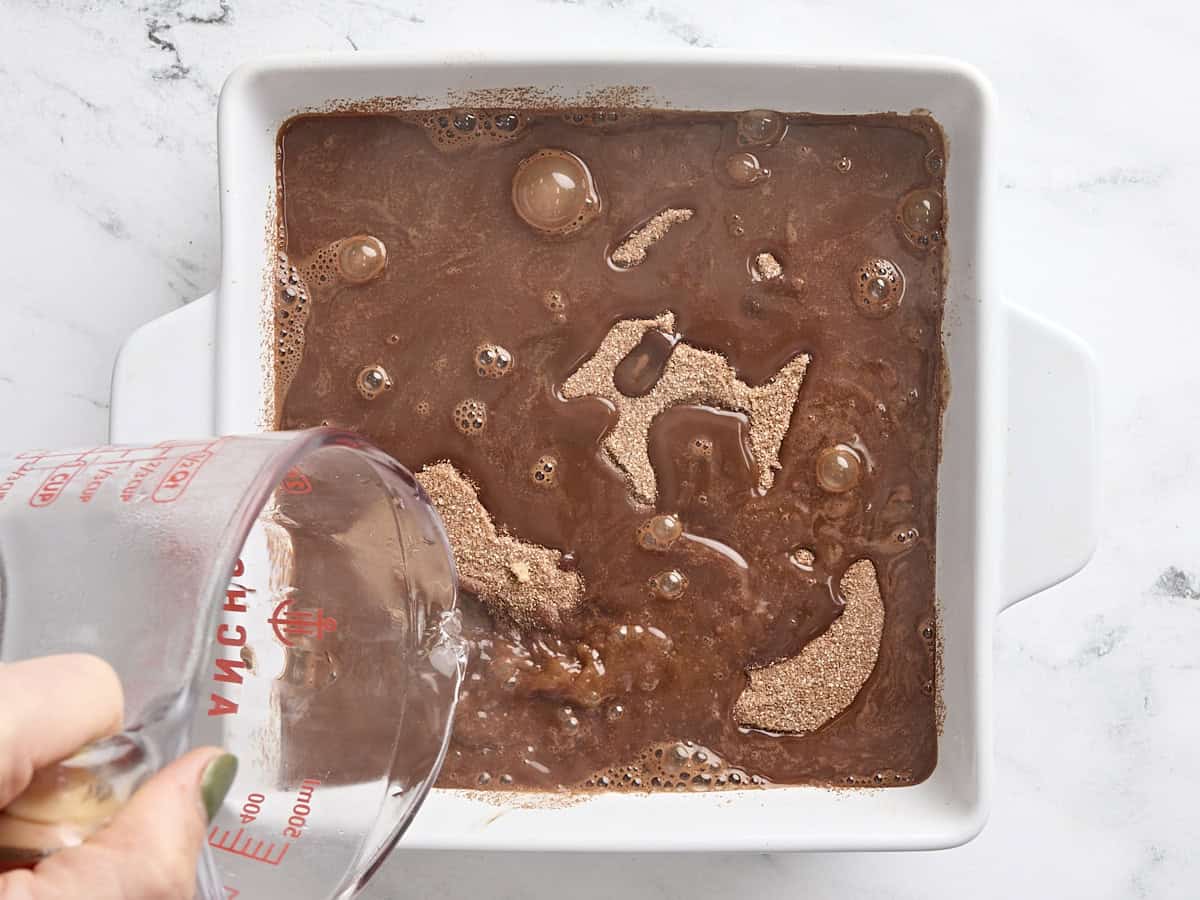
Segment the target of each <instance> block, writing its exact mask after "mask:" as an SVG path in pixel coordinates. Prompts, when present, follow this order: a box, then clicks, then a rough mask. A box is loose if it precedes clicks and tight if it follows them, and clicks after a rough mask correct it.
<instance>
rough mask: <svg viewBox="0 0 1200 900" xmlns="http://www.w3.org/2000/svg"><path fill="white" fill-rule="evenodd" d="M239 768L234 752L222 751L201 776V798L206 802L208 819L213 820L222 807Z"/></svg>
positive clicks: (205, 807)
mask: <svg viewBox="0 0 1200 900" xmlns="http://www.w3.org/2000/svg"><path fill="white" fill-rule="evenodd" d="M237 768H238V762H237V757H236V756H234V755H233V754H232V753H222V754H221V755H220V756H218V757H217V758H216V759H214V760H213V761H212V762H210V763H209V764H208V766H207V768H205V770H204V774H203V775H202V776H201V777H200V799H201V800H202V801H203V803H204V812H205V813H206V814H207V815H208V821H210V822H211V821H212V820H213V818H214V817H215V816H216V814H217V810H219V809H220V808H221V803H222V801H224V799H225V795H226V794H228V793H229V788H230V786H231V785H232V784H233V779H234V776H235V775H237Z"/></svg>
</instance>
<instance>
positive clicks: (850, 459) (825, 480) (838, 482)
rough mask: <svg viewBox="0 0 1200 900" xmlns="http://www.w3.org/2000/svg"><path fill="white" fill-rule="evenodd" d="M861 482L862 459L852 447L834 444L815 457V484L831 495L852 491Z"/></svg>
mask: <svg viewBox="0 0 1200 900" xmlns="http://www.w3.org/2000/svg"><path fill="white" fill-rule="evenodd" d="M861 480H862V457H860V456H859V455H858V451H856V450H855V449H854V448H853V447H850V446H848V445H846V444H834V445H833V446H832V447H826V448H825V449H824V450H822V451H821V452H820V454H818V456H817V484H819V485H820V486H821V488H822V489H824V490H826V491H829V492H830V493H831V494H844V493H845V492H846V491H851V490H854V488H856V487H857V486H858V483H859V481H861Z"/></svg>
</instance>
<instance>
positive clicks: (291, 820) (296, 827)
mask: <svg viewBox="0 0 1200 900" xmlns="http://www.w3.org/2000/svg"><path fill="white" fill-rule="evenodd" d="M320 786H321V782H319V781H317V779H315V778H305V779H304V781H302V782H300V790H298V791H297V792H296V802H295V804H294V805H293V806H292V814H291V815H290V816H289V817H288V823H287V827H286V828H284V829H283V836H284V837H290V838H292V839H294V840H298V839H299V838H300V837H301V836H302V835H303V834H304V828H305V826H307V825H308V817H309V816H311V815H312V799H313V793H314V792H315V791H316V789H317V788H319V787H320Z"/></svg>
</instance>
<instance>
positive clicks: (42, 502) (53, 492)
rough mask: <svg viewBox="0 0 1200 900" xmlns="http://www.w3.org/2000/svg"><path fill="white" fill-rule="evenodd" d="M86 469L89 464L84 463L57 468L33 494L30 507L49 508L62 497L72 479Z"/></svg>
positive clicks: (63, 465) (65, 464)
mask: <svg viewBox="0 0 1200 900" xmlns="http://www.w3.org/2000/svg"><path fill="white" fill-rule="evenodd" d="M86 468H87V463H83V462H73V463H63V464H62V465H61V466H55V467H54V468H53V469H52V470H51V471H50V474H49V475H47V476H46V477H45V478H44V479H43V480H42V483H41V484H40V485H38V487H37V490H35V491H34V492H33V496H32V497H30V498H29V505H30V506H32V507H33V508H34V509H41V508H42V507H43V506H49V505H50V504H51V503H53V502H54V501H55V500H57V499H58V498H59V497H61V496H62V492H63V491H64V490H66V487H67V485H68V484H70V483H71V479H72V478H74V477H75V476H76V475H78V474H79V473H80V472H82V471H83V470H84V469H86Z"/></svg>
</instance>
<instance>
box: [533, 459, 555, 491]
mask: <svg viewBox="0 0 1200 900" xmlns="http://www.w3.org/2000/svg"><path fill="white" fill-rule="evenodd" d="M529 477H530V479H532V481H533V483H534V484H536V485H537V486H538V487H553V486H554V485H555V484H557V483H558V460H557V459H555V458H554V457H553V456H550V455H549V454H547V455H546V456H541V457H538V461H537V462H536V463H534V464H533V468H532V469H530V470H529Z"/></svg>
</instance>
